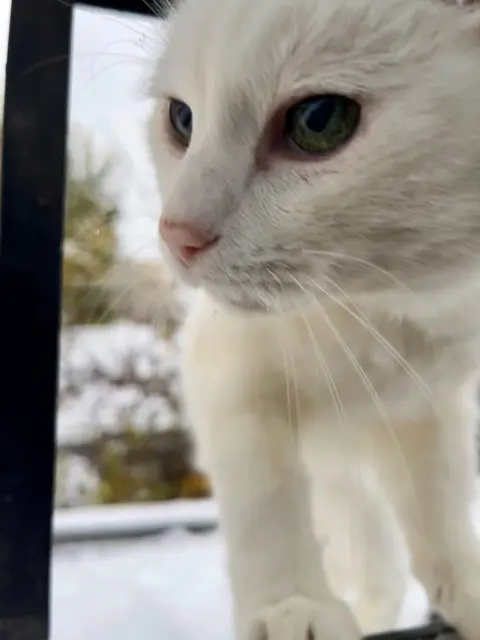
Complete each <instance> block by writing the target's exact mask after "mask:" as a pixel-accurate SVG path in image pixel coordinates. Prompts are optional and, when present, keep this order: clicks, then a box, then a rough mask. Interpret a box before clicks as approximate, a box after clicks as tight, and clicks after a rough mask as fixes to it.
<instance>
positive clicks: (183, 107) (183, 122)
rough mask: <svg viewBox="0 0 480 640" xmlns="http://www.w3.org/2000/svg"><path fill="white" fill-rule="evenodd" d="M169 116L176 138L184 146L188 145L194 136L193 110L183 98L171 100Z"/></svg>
mask: <svg viewBox="0 0 480 640" xmlns="http://www.w3.org/2000/svg"><path fill="white" fill-rule="evenodd" d="M168 118H169V120H170V126H171V128H172V133H173V135H174V136H175V138H176V140H177V141H178V142H179V143H180V144H181V145H182V146H183V147H188V145H189V144H190V138H191V137H192V126H193V115H192V110H191V109H190V107H189V106H188V104H185V102H182V101H181V100H175V99H172V100H170V104H169V105H168Z"/></svg>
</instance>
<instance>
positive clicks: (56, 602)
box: [51, 531, 425, 640]
mask: <svg viewBox="0 0 480 640" xmlns="http://www.w3.org/2000/svg"><path fill="white" fill-rule="evenodd" d="M424 613H425V599H424V596H423V593H422V591H421V590H420V589H419V587H418V585H416V584H412V588H411V591H410V592H409V594H408V597H407V600H406V603H405V607H404V611H403V613H402V619H401V623H402V626H414V625H416V624H417V623H419V622H423V616H424ZM52 614H53V615H52V633H51V640H85V638H101V640H203V638H205V639H207V638H208V640H233V624H232V609H231V600H230V594H229V587H228V580H227V574H226V565H225V548H224V544H223V540H222V538H221V536H220V534H219V533H218V532H215V533H209V534H188V533H185V532H182V531H173V532H171V533H169V534H166V535H163V536H161V537H158V538H154V539H146V540H141V541H135V542H123V543H118V542H116V543H113V544H112V543H100V544H98V543H96V544H88V545H80V546H79V545H72V546H70V545H65V546H63V545H62V546H59V547H57V549H56V551H55V554H54V560H53V593H52Z"/></svg>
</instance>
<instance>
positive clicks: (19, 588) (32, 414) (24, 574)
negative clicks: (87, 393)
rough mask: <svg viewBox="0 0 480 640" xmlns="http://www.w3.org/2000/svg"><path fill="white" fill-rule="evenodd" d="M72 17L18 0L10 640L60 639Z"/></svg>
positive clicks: (13, 32)
mask: <svg viewBox="0 0 480 640" xmlns="http://www.w3.org/2000/svg"><path fill="white" fill-rule="evenodd" d="M71 13H72V10H71V7H69V6H68V4H65V3H62V2H59V0H12V7H11V22H10V37H9V47H8V61H7V69H6V85H5V117H4V126H3V138H4V146H3V163H2V167H3V187H2V192H1V194H2V199H1V203H0V212H1V213H0V216H1V217H0V301H1V302H0V304H1V311H0V367H1V379H0V428H1V431H0V433H1V444H0V523H1V525H0V638H1V640H47V638H48V609H49V602H48V594H49V589H50V586H49V566H50V545H51V535H50V528H51V524H50V523H51V514H52V494H53V481H52V475H53V473H52V470H53V460H54V425H55V413H56V385H57V359H58V358H57V349H58V347H57V344H58V332H59V311H60V273H61V246H62V227H63V202H64V165H65V141H66V130H67V129H66V122H67V96H68V75H69V65H68V54H69V49H70V24H71ZM52 59H55V60H57V62H56V64H42V61H45V60H52Z"/></svg>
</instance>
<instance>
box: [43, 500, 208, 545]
mask: <svg viewBox="0 0 480 640" xmlns="http://www.w3.org/2000/svg"><path fill="white" fill-rule="evenodd" d="M217 525H218V509H217V506H216V504H215V503H214V502H213V501H212V500H210V499H205V500H175V501H172V502H159V503H152V504H132V505H121V506H118V505H108V506H102V507H79V508H75V509H61V510H58V511H56V513H55V515H54V519H53V533H54V539H55V541H59V542H60V541H63V540H69V541H70V540H82V539H91V538H106V537H126V536H128V535H135V536H139V535H145V534H149V533H150V534H151V533H154V532H159V531H161V530H163V529H171V528H174V527H189V528H202V529H203V528H209V527H216V526H217Z"/></svg>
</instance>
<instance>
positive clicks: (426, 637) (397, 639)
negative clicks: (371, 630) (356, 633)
mask: <svg viewBox="0 0 480 640" xmlns="http://www.w3.org/2000/svg"><path fill="white" fill-rule="evenodd" d="M365 640H461V639H460V636H459V635H458V633H457V632H456V631H455V629H453V628H452V627H450V626H449V625H447V624H446V623H445V622H443V621H442V620H441V619H438V620H437V621H435V622H432V623H431V624H429V625H428V626H425V627H418V628H416V629H406V630H405V631H391V632H390V633H381V634H378V635H373V636H367V638H365Z"/></svg>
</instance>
